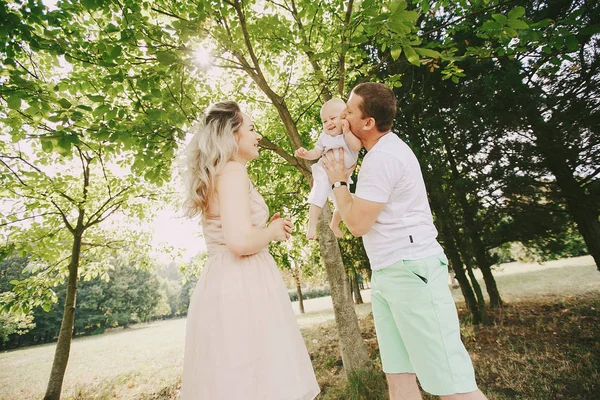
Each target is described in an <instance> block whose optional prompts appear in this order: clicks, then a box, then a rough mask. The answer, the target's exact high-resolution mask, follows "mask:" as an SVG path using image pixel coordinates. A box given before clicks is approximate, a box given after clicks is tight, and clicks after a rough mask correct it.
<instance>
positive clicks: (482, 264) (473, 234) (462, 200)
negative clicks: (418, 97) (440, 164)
mask: <svg viewBox="0 0 600 400" xmlns="http://www.w3.org/2000/svg"><path fill="white" fill-rule="evenodd" d="M442 141H443V143H444V148H445V150H446V155H447V156H448V163H449V164H450V170H451V171H452V177H453V179H454V180H455V182H458V181H460V180H461V179H462V177H461V175H460V173H459V172H458V168H457V166H456V160H455V159H454V154H453V153H452V148H451V145H450V140H449V138H448V136H446V135H442ZM454 190H455V192H456V196H457V197H458V201H459V204H460V205H461V207H462V209H463V217H464V221H465V223H464V227H465V229H466V231H467V236H468V237H469V239H470V241H471V243H472V248H473V253H474V254H473V255H474V256H475V261H476V262H477V265H478V266H479V269H481V273H482V274H483V280H484V282H485V287H486V289H487V292H488V295H489V296H490V307H492V308H496V307H502V299H501V298H500V292H499V291H498V287H497V286H496V279H494V275H493V274H492V269H491V266H492V263H491V262H490V258H489V257H488V254H487V250H486V248H485V246H484V244H483V242H482V241H481V237H480V235H479V232H478V228H477V225H478V224H477V222H476V221H477V218H476V214H477V212H476V210H475V209H474V207H473V206H472V205H471V204H470V203H469V200H468V199H467V195H466V193H465V191H464V190H463V187H462V186H461V185H454Z"/></svg>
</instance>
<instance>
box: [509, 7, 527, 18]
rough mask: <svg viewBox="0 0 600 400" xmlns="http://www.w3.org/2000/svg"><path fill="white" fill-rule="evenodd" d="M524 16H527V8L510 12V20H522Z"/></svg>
mask: <svg viewBox="0 0 600 400" xmlns="http://www.w3.org/2000/svg"><path fill="white" fill-rule="evenodd" d="M523 15H525V8H523V7H520V6H519V7H515V8H513V9H512V10H510V12H509V13H508V18H509V19H517V18H521V17H522V16H523Z"/></svg>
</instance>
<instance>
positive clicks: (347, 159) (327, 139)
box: [315, 132, 358, 168]
mask: <svg viewBox="0 0 600 400" xmlns="http://www.w3.org/2000/svg"><path fill="white" fill-rule="evenodd" d="M340 147H341V148H342V149H344V165H345V166H346V168H350V167H351V166H353V165H354V164H355V163H356V160H357V159H358V151H354V150H352V149H351V148H350V146H348V143H347V142H346V137H345V136H344V134H339V135H337V136H331V135H329V134H327V133H325V132H322V133H321V136H319V140H317V143H315V148H317V149H320V150H322V151H323V155H324V154H325V153H326V152H327V151H329V150H333V149H339V148H340ZM338 151H339V150H338ZM338 151H334V152H333V155H334V157H335V159H336V160H337V159H338V158H339V154H338ZM321 163H322V158H320V159H319V164H321Z"/></svg>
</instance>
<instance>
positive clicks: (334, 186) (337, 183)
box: [331, 181, 348, 190]
mask: <svg viewBox="0 0 600 400" xmlns="http://www.w3.org/2000/svg"><path fill="white" fill-rule="evenodd" d="M340 186H348V184H347V183H346V182H344V181H337V182H333V185H331V190H333V189H335V188H337V187H340Z"/></svg>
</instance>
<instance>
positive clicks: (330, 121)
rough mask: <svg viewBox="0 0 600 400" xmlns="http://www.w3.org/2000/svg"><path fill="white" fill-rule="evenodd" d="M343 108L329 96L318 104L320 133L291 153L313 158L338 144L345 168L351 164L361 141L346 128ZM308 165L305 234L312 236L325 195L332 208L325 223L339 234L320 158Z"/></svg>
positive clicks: (338, 223)
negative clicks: (309, 180) (309, 147)
mask: <svg viewBox="0 0 600 400" xmlns="http://www.w3.org/2000/svg"><path fill="white" fill-rule="evenodd" d="M345 109H346V103H345V102H344V100H342V99H331V100H329V101H327V102H326V103H325V104H323V107H321V120H322V122H323V132H322V133H321V136H319V140H318V141H317V143H316V144H315V148H314V149H312V150H310V151H308V150H306V149H305V148H304V147H300V148H299V149H297V150H296V151H295V153H294V155H295V156H296V157H300V158H304V159H306V160H316V159H317V158H320V157H321V156H322V155H323V154H325V153H326V152H327V151H329V150H332V149H339V148H342V149H343V150H344V164H345V166H346V168H350V167H351V166H352V165H354V164H355V163H356V160H357V158H358V151H359V150H360V149H361V147H362V144H361V142H360V140H359V139H358V138H357V137H356V136H354V134H353V133H352V132H350V129H349V127H348V122H346V120H344V119H342V114H343V113H344V110H345ZM338 151H339V150H336V151H334V153H333V154H334V155H335V157H336V158H338V157H339V156H338ZM311 169H312V175H313V187H312V190H311V191H310V195H309V196H308V202H309V203H310V210H309V212H308V231H307V232H306V237H307V238H308V239H311V240H314V239H316V237H317V220H318V219H319V214H321V209H322V208H323V206H324V205H325V202H326V201H327V197H328V196H329V195H331V199H332V200H333V205H334V207H335V208H336V209H335V210H334V212H333V218H332V219H331V223H330V224H329V227H330V228H331V229H332V230H333V233H334V234H335V236H336V237H338V238H339V237H342V235H343V233H342V230H341V229H340V226H339V225H340V222H341V220H342V219H341V216H340V213H339V212H338V211H337V204H336V201H335V196H334V195H333V191H332V189H331V185H330V184H329V179H328V178H327V174H326V173H325V170H324V169H323V166H322V164H321V160H319V161H318V162H317V163H315V164H313V165H312V167H311ZM348 183H350V182H348Z"/></svg>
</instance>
